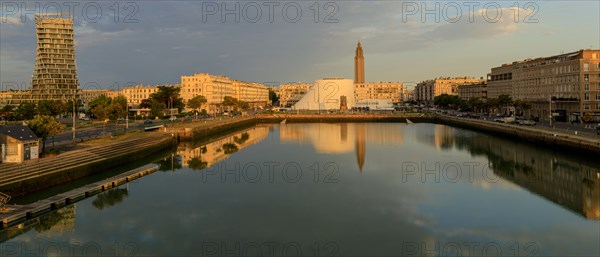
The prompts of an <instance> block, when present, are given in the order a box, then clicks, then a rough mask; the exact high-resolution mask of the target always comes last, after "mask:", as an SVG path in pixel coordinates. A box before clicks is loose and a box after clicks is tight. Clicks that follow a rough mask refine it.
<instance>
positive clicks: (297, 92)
mask: <svg viewBox="0 0 600 257" xmlns="http://www.w3.org/2000/svg"><path fill="white" fill-rule="evenodd" d="M310 86H311V84H307V83H288V84H281V85H279V89H278V90H277V91H276V92H277V96H278V97H279V105H280V106H283V107H291V106H293V105H294V104H296V103H297V102H298V101H299V100H300V99H301V98H302V97H303V96H304V95H305V94H306V93H307V92H308V91H309V90H310Z"/></svg>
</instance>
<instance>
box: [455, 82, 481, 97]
mask: <svg viewBox="0 0 600 257" xmlns="http://www.w3.org/2000/svg"><path fill="white" fill-rule="evenodd" d="M457 90H458V96H459V97H460V98H461V99H463V100H469V99H471V98H479V99H487V82H486V81H482V82H478V83H467V84H462V85H458V87H457Z"/></svg>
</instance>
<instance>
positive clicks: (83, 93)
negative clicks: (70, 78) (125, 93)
mask: <svg viewBox="0 0 600 257" xmlns="http://www.w3.org/2000/svg"><path fill="white" fill-rule="evenodd" d="M109 91H111V90H103V89H82V90H80V91H79V99H80V100H81V102H82V103H83V105H84V106H87V105H88V103H90V102H91V101H93V100H94V99H96V98H98V97H99V96H101V95H105V96H108V94H109Z"/></svg>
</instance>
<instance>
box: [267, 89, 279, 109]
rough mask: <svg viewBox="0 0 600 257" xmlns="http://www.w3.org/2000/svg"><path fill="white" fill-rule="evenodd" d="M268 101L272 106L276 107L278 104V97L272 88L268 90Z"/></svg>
mask: <svg viewBox="0 0 600 257" xmlns="http://www.w3.org/2000/svg"><path fill="white" fill-rule="evenodd" d="M269 100H271V104H272V105H273V106H276V105H277V104H278V103H279V96H277V93H275V91H273V89H272V88H269Z"/></svg>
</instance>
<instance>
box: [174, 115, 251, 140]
mask: <svg viewBox="0 0 600 257" xmlns="http://www.w3.org/2000/svg"><path fill="white" fill-rule="evenodd" d="M256 124H257V122H256V118H255V117H234V118H223V119H221V120H212V121H206V123H205V122H196V123H190V124H185V126H183V127H181V126H178V127H171V128H167V129H166V131H167V132H169V133H173V134H174V135H176V137H177V139H178V140H179V141H196V140H200V139H207V138H210V137H213V136H216V135H219V134H222V133H228V132H231V131H234V130H237V129H241V128H245V127H251V126H254V125H256Z"/></svg>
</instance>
